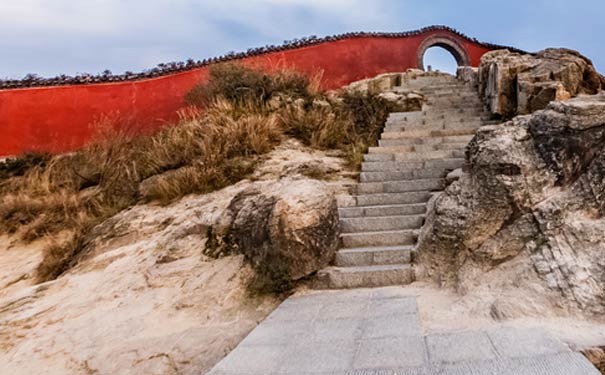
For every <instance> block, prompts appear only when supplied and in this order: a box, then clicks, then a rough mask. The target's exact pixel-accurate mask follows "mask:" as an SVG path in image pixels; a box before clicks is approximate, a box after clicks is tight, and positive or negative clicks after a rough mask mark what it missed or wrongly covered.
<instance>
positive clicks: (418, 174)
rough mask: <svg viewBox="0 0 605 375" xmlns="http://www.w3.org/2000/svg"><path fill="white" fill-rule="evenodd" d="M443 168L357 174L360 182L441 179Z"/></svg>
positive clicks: (443, 172)
mask: <svg viewBox="0 0 605 375" xmlns="http://www.w3.org/2000/svg"><path fill="white" fill-rule="evenodd" d="M446 175H447V173H446V171H444V170H443V168H419V169H413V168H412V169H402V170H398V171H368V172H361V173H359V181H361V182H383V181H407V180H417V179H426V178H443V177H445V176H446Z"/></svg>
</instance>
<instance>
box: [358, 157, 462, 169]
mask: <svg viewBox="0 0 605 375" xmlns="http://www.w3.org/2000/svg"><path fill="white" fill-rule="evenodd" d="M463 165H464V158H449V159H429V160H416V161H371V162H363V163H361V171H362V172H390V171H399V170H407V169H422V168H429V169H436V168H442V169H456V168H461V167H462V166H463Z"/></svg>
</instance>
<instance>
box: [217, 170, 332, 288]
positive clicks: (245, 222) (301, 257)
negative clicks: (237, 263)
mask: <svg viewBox="0 0 605 375" xmlns="http://www.w3.org/2000/svg"><path fill="white" fill-rule="evenodd" d="M339 231H340V229H339V220H338V209H337V206H336V199H335V197H334V194H333V192H332V191H331V190H330V189H329V187H328V186H327V185H326V184H325V183H324V182H321V181H317V180H311V179H296V180H295V179H290V178H286V179H283V180H280V181H277V182H275V181H272V182H258V183H256V184H255V185H253V186H252V187H250V188H247V189H245V190H244V191H242V192H241V193H239V194H238V195H236V196H235V198H233V200H232V201H231V203H230V204H229V207H228V209H227V210H226V211H225V213H224V214H223V215H222V217H221V218H220V220H219V224H218V225H216V226H214V227H213V228H212V229H211V231H210V232H211V233H210V237H209V243H208V246H207V249H206V253H207V255H210V256H215V257H216V256H220V255H223V254H230V253H241V254H244V255H245V256H246V259H247V260H248V261H249V262H250V263H251V264H252V265H253V267H255V269H256V270H257V271H259V272H258V273H259V274H260V275H266V276H268V277H269V278H270V279H273V281H276V282H282V281H283V282H288V281H292V280H298V279H301V278H303V277H306V276H308V275H310V274H311V273H313V272H315V271H317V270H319V269H321V268H324V267H325V266H327V265H328V264H329V263H330V262H331V261H332V260H333V258H334V255H335V252H336V249H337V248H338V243H339V239H338V235H339Z"/></svg>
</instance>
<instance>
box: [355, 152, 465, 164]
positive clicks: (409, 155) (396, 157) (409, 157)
mask: <svg viewBox="0 0 605 375" xmlns="http://www.w3.org/2000/svg"><path fill="white" fill-rule="evenodd" d="M452 158H456V159H457V158H464V149H461V150H438V151H412V152H393V153H380V154H377V153H373V154H370V153H368V154H365V155H364V156H363V160H364V161H366V162H381V161H416V160H432V159H452Z"/></svg>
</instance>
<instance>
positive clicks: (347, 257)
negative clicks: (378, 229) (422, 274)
mask: <svg viewBox="0 0 605 375" xmlns="http://www.w3.org/2000/svg"><path fill="white" fill-rule="evenodd" d="M413 249H414V247H413V246H382V247H361V248H356V249H343V250H339V251H338V252H337V253H336V260H335V265H336V266H337V267H363V266H379V265H392V264H408V263H410V262H411V261H412V251H413Z"/></svg>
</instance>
